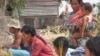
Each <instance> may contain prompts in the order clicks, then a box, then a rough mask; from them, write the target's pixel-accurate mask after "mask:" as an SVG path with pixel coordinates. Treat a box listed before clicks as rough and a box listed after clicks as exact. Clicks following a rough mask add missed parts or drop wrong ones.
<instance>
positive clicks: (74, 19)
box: [68, 10, 82, 24]
mask: <svg viewBox="0 0 100 56" xmlns="http://www.w3.org/2000/svg"><path fill="white" fill-rule="evenodd" d="M80 17H82V12H81V10H79V11H78V12H76V13H75V14H73V15H72V16H71V17H70V19H69V20H68V23H69V24H75V23H76V22H77V21H78V20H79V19H81V18H80Z"/></svg>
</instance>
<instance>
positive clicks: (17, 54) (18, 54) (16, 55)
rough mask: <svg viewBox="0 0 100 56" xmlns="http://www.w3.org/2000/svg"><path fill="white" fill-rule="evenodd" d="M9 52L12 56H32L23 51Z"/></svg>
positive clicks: (11, 50) (13, 50)
mask: <svg viewBox="0 0 100 56" xmlns="http://www.w3.org/2000/svg"><path fill="white" fill-rule="evenodd" d="M8 52H9V53H11V54H12V56H30V53H29V52H28V51H26V50H21V49H9V50H8Z"/></svg>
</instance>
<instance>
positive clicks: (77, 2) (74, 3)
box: [70, 0, 83, 13]
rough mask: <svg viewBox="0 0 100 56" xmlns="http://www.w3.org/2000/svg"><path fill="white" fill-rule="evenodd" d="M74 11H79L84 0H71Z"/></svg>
mask: <svg viewBox="0 0 100 56" xmlns="http://www.w3.org/2000/svg"><path fill="white" fill-rule="evenodd" d="M70 3H71V6H72V9H73V12H74V13H76V12H77V11H79V9H80V7H81V4H83V0H70Z"/></svg>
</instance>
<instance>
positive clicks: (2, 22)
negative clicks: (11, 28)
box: [0, 0, 26, 38]
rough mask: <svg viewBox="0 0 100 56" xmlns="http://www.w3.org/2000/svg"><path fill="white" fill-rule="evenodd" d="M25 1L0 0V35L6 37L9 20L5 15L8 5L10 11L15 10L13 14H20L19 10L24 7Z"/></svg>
mask: <svg viewBox="0 0 100 56" xmlns="http://www.w3.org/2000/svg"><path fill="white" fill-rule="evenodd" d="M25 2H26V0H0V32H2V33H1V34H0V37H2V38H5V37H8V34H7V31H8V30H7V28H8V27H7V24H8V23H7V22H8V21H9V20H8V16H5V13H6V10H7V8H8V7H9V8H10V9H11V10H12V12H15V14H14V15H18V16H20V13H21V10H22V9H23V8H24V7H25ZM16 13H17V14H16ZM18 16H17V17H18ZM14 17H16V16H14Z"/></svg>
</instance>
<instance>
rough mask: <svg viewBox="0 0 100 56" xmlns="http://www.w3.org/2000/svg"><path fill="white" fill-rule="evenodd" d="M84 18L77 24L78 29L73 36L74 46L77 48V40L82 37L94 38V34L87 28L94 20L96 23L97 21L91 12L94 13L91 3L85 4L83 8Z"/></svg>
mask: <svg viewBox="0 0 100 56" xmlns="http://www.w3.org/2000/svg"><path fill="white" fill-rule="evenodd" d="M81 11H82V14H83V17H82V19H79V20H78V22H77V23H76V28H75V33H74V34H73V35H72V39H71V40H72V44H73V45H75V46H78V45H77V42H76V40H77V39H80V38H81V37H85V36H87V37H90V38H92V37H93V35H92V33H91V32H90V31H89V30H87V29H86V26H87V25H88V24H89V23H91V22H92V21H93V20H94V21H96V19H94V18H93V16H92V14H91V11H92V6H91V4H90V3H84V4H83V6H82V8H81Z"/></svg>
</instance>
